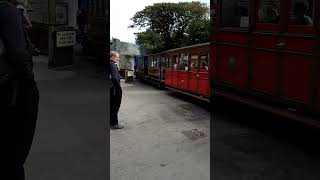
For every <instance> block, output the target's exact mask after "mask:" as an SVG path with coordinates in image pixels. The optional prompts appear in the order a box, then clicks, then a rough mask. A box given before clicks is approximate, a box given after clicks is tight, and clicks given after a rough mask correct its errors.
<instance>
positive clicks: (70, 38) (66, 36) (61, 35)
mask: <svg viewBox="0 0 320 180" xmlns="http://www.w3.org/2000/svg"><path fill="white" fill-rule="evenodd" d="M74 45H76V31H59V32H57V47H68V46H74Z"/></svg>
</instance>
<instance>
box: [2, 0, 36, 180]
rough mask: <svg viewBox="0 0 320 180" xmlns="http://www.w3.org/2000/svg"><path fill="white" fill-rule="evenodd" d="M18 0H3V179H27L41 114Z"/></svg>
mask: <svg viewBox="0 0 320 180" xmlns="http://www.w3.org/2000/svg"><path fill="white" fill-rule="evenodd" d="M17 5H18V2H17V1H15V0H0V40H1V41H2V44H3V47H4V53H1V54H0V119H1V126H0V143H1V153H0V156H1V157H0V159H1V165H2V166H3V167H1V168H0V179H12V180H24V179H25V175H24V167H23V166H24V163H25V161H26V159H27V157H28V154H29V151H30V149H31V144H32V141H33V137H34V132H35V127H36V120H37V116H38V103H39V91H38V88H37V84H36V82H35V80H34V74H33V62H32V56H31V55H30V51H29V49H28V47H29V44H28V43H29V41H28V38H27V33H26V32H27V31H26V29H25V27H24V24H23V16H22V14H21V13H20V12H19V10H18V9H17V7H16V6H17Z"/></svg>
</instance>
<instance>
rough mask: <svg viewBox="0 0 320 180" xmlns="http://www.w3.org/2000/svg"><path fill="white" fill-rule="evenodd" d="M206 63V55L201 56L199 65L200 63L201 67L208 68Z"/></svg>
mask: <svg viewBox="0 0 320 180" xmlns="http://www.w3.org/2000/svg"><path fill="white" fill-rule="evenodd" d="M208 63H209V58H208V55H204V56H201V65H200V67H201V69H205V70H208V69H209V66H208Z"/></svg>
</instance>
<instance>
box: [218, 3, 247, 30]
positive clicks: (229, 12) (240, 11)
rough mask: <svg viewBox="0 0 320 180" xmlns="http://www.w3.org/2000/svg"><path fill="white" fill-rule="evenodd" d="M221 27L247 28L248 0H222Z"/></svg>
mask: <svg viewBox="0 0 320 180" xmlns="http://www.w3.org/2000/svg"><path fill="white" fill-rule="evenodd" d="M222 3H223V4H222V25H223V26H226V27H244V28H245V27H248V26H249V11H248V7H249V3H248V0H223V1H222Z"/></svg>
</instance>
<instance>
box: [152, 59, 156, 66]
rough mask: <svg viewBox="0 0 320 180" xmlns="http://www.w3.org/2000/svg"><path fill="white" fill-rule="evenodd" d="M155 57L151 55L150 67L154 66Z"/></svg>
mask: <svg viewBox="0 0 320 180" xmlns="http://www.w3.org/2000/svg"><path fill="white" fill-rule="evenodd" d="M155 62H156V61H155V58H154V57H151V67H155Z"/></svg>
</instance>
